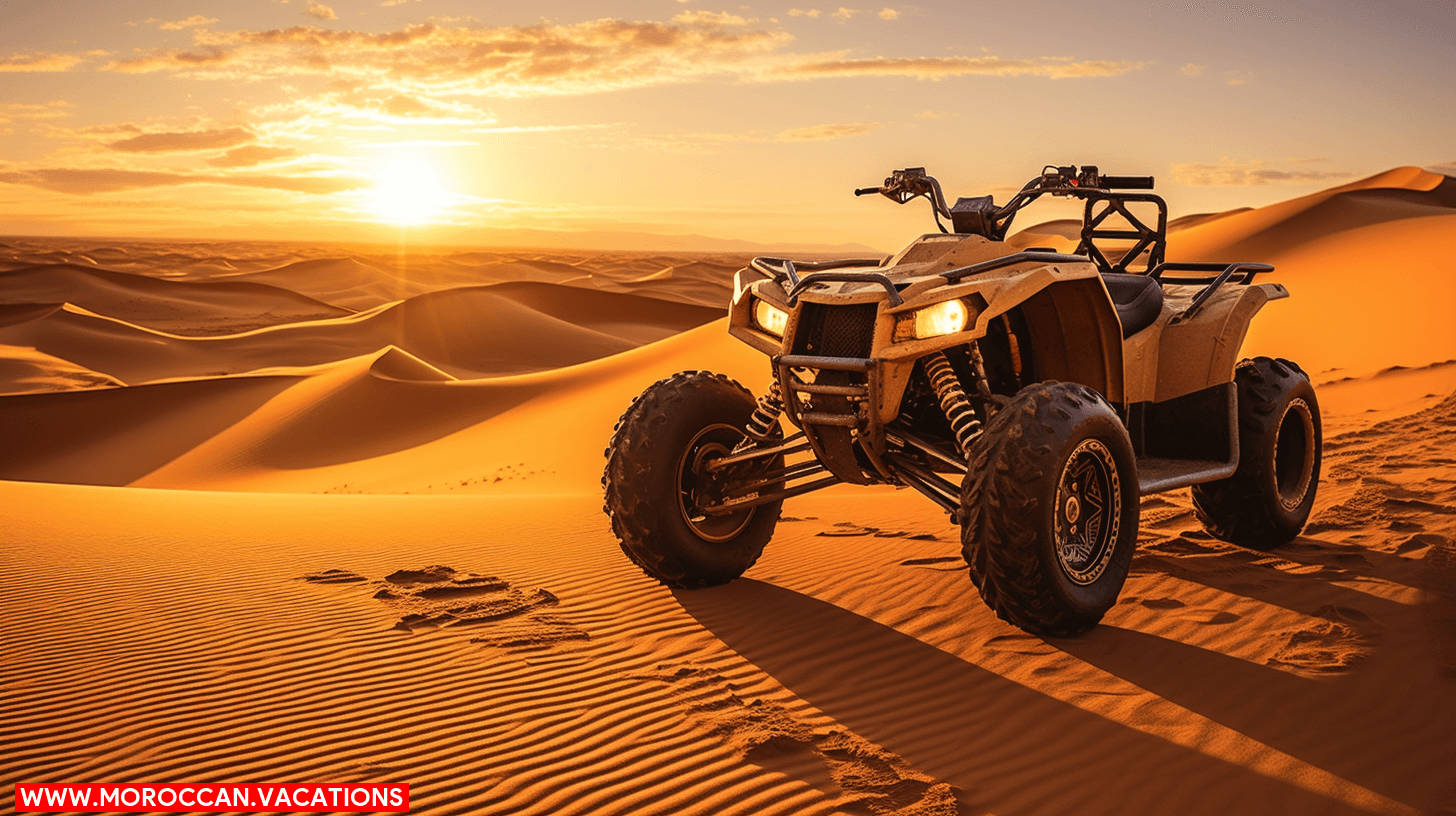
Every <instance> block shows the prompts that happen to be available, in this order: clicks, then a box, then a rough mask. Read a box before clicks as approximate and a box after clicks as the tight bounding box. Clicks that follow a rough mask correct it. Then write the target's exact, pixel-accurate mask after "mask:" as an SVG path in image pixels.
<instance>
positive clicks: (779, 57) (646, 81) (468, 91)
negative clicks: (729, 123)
mask: <svg viewBox="0 0 1456 816" xmlns="http://www.w3.org/2000/svg"><path fill="white" fill-rule="evenodd" d="M316 5H317V4H316ZM885 12H893V14H886V13H885ZM859 13H861V12H860V11H859V10H856V9H852V8H847V7H841V8H839V9H838V10H837V11H834V12H830V13H829V15H830V16H834V17H838V18H840V19H841V20H845V19H849V18H851V17H853V16H854V15H856V14H859ZM864 13H872V12H864ZM789 14H790V16H802V17H816V16H819V14H820V12H819V11H818V10H817V9H809V10H801V9H792V10H790V12H789ZM880 16H881V17H883V18H885V19H893V17H897V16H898V12H894V10H893V9H888V8H887V9H883V10H882V11H881V12H880ZM793 40H794V37H793V35H792V34H790V33H789V32H787V31H784V30H782V29H779V28H776V27H771V26H770V27H765V26H764V25H762V24H759V23H758V21H757V20H754V19H751V18H746V17H742V16H739V15H737V14H733V13H730V12H712V11H702V10H697V11H684V12H682V13H680V14H678V15H676V16H675V17H673V18H672V19H671V20H670V21H669V22H641V21H625V20H616V19H609V18H608V19H599V20H590V21H586V22H580V23H573V24H552V23H542V24H540V25H535V26H507V27H479V26H460V25H449V24H446V23H443V22H430V23H420V24H415V25H409V26H405V27H404V28H401V29H398V30H394V31H384V32H365V31H353V30H334V29H329V28H321V27H318V26H296V27H293V28H287V29H272V30H267V31H249V30H240V31H230V32H217V31H211V30H208V29H205V28H196V29H193V45H192V47H191V48H188V49H158V50H153V51H151V52H146V53H141V54H139V55H136V56H132V57H129V58H124V59H113V60H112V61H110V62H108V63H107V64H106V65H104V66H103V69H104V70H109V71H118V72H127V73H151V72H165V73H170V74H174V75H178V76H184V77H189V78H196V79H218V80H228V81H249V80H255V81H256V80H267V79H276V78H279V77H287V76H318V77H327V78H328V80H329V81H330V83H331V84H332V85H333V86H334V87H341V86H342V87H353V88H356V89H358V88H367V89H373V90H374V91H383V90H390V91H393V92H396V93H403V94H415V95H420V94H424V95H430V96H434V97H436V98H446V97H452V96H454V97H459V96H465V95H479V96H536V95H547V94H585V93H596V92H603V91H611V90H617V89H623V88H633V87H642V86H648V85H657V84H669V83H672V84H676V83H683V82H692V81H695V80H702V79H706V78H709V77H728V78H733V79H737V80H739V81H748V82H762V81H776V80H784V79H813V78H818V77H839V76H908V77H915V78H919V79H940V78H945V77H955V76H962V75H982V76H1040V77H1048V78H1053V79H1062V78H1075V77H1108V76H1117V75H1120V74H1124V73H1127V72H1130V71H1136V70H1139V69H1141V68H1143V67H1144V66H1145V65H1147V64H1148V63H1145V62H1140V61H1131V60H1081V61H1078V60H1074V59H1069V58H1065V57H1040V58H1035V59H1013V58H1003V57H998V56H994V55H982V56H977V57H968V56H953V57H870V58H851V57H848V56H846V52H839V53H831V54H820V55H812V54H794V53H790V52H788V51H787V50H786V49H787V46H788V45H789V44H790V43H792V42H793Z"/></svg>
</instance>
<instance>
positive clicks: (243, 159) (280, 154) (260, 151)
mask: <svg viewBox="0 0 1456 816" xmlns="http://www.w3.org/2000/svg"><path fill="white" fill-rule="evenodd" d="M296 155H298V151H297V150H294V149H292V148H288V147H265V146H263V145H244V146H243V147H235V148H233V149H232V150H229V151H228V152H226V153H224V154H222V155H221V156H214V157H212V158H210V159H208V160H207V163H208V164H210V165H212V166H213V167H252V166H253V165H255V164H262V163H263V162H270V161H275V160H277V159H286V158H290V157H292V156H296Z"/></svg>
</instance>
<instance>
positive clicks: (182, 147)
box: [107, 127, 253, 153]
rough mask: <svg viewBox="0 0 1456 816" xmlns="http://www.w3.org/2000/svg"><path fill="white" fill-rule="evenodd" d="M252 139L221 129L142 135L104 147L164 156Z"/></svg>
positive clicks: (239, 131)
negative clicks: (166, 153) (163, 154)
mask: <svg viewBox="0 0 1456 816" xmlns="http://www.w3.org/2000/svg"><path fill="white" fill-rule="evenodd" d="M252 140H253V134H252V132H250V131H248V130H244V129H243V128H240V127H233V128H226V129H222V130H190V131H174V132H162V133H143V134H142V135H140V136H133V137H131V138H130V139H122V140H120V141H117V142H112V143H111V144H109V145H107V146H108V147H110V148H111V149H112V150H121V151H123V152H126V153H165V152H171V151H177V152H182V151H197V150H218V149H221V148H225V147H233V146H234V145H240V144H243V143H244V142H251V141H252Z"/></svg>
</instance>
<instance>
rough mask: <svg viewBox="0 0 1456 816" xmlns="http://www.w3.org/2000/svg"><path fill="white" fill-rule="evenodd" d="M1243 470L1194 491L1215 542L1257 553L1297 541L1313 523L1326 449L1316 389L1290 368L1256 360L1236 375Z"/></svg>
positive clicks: (1195, 510)
mask: <svg viewBox="0 0 1456 816" xmlns="http://www.w3.org/2000/svg"><path fill="white" fill-rule="evenodd" d="M1234 383H1235V385H1236V387H1237V388H1238V398H1239V468H1238V470H1236V471H1235V472H1234V475H1232V476H1230V477H1228V478H1227V479H1220V480H1218V481H1216V482H1207V483H1205V484H1200V485H1194V486H1193V513H1194V515H1196V516H1197V517H1198V520H1199V521H1201V522H1203V527H1204V529H1206V530H1208V532H1209V533H1210V534H1212V535H1213V536H1215V537H1216V538H1220V539H1223V540H1224V541H1228V542H1230V543H1233V544H1239V545H1241V546H1244V547H1249V548H1251V549H1256V550H1267V549H1272V548H1274V547H1277V546H1279V545H1280V544H1284V543H1287V542H1289V541H1292V540H1294V538H1295V537H1296V536H1298V535H1299V533H1300V531H1301V530H1303V529H1304V523H1305V522H1306V521H1308V520H1309V512H1310V509H1311V508H1313V507H1314V494H1315V489H1316V488H1317V487H1318V486H1319V476H1320V462H1321V459H1322V450H1321V449H1322V446H1323V444H1324V441H1323V440H1324V437H1323V431H1322V429H1321V427H1320V413H1319V402H1318V401H1317V400H1316V399H1315V396H1314V386H1312V385H1310V383H1309V377H1308V376H1307V375H1305V373H1304V372H1303V371H1301V370H1300V368H1299V366H1297V365H1295V364H1294V363H1291V362H1289V361H1288V360H1279V359H1270V358H1268V357H1255V358H1254V359H1252V360H1243V361H1241V362H1240V363H1239V364H1238V367H1237V368H1235V369H1234Z"/></svg>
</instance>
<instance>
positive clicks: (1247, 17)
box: [0, 0, 1456, 249]
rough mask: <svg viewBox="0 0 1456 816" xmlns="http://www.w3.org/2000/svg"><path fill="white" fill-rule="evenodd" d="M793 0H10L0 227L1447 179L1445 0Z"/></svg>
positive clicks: (1175, 197)
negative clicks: (898, 176)
mask: <svg viewBox="0 0 1456 816" xmlns="http://www.w3.org/2000/svg"><path fill="white" fill-rule="evenodd" d="M844 1H845V0H837V2H844ZM795 2H797V3H798V5H793V4H790V3H779V2H767V3H765V2H757V0H755V2H751V3H747V4H739V5H731V6H726V5H704V4H701V3H699V2H697V0H690V1H689V2H682V1H681V0H638V1H636V2H628V1H626V0H614V1H612V2H595V3H588V2H581V1H580V0H577V1H576V2H564V1H563V0H546V1H545V2H536V3H509V4H508V3H491V2H464V0H317V1H316V2H311V0H232V1H231V2H212V1H211V0H175V1H173V0H169V1H168V2H161V1H160V0H154V1H153V2H110V3H101V2H84V3H82V2H58V1H57V0H0V233H4V234H25V235H116V236H140V237H188V238H289V239H304V240H308V239H328V240H334V239H349V240H382V241H391V240H394V239H395V236H397V235H399V234H400V230H401V229H404V230H406V232H407V233H408V234H409V235H411V236H413V237H415V238H417V239H418V240H441V241H449V242H451V243H470V242H471V235H472V230H481V229H483V228H489V229H493V230H499V229H517V228H530V229H554V230H573V231H575V230H583V231H585V230H591V231H603V230H605V231H633V232H653V233H666V234H679V233H695V234H701V235H707V236H713V237H719V238H740V239H747V240H754V241H783V240H796V241H814V242H824V243H838V242H848V241H858V242H863V243H868V244H871V245H874V246H877V247H883V248H890V249H893V248H895V247H897V246H899V245H901V244H903V243H905V241H906V240H908V238H909V237H911V236H912V235H913V234H914V233H915V232H917V231H920V230H923V229H925V228H928V227H930V221H929V217H928V214H927V212H926V211H925V206H924V204H923V203H919V202H917V203H915V204H912V205H910V206H907V207H904V208H898V207H895V206H894V205H893V204H890V203H889V202H887V201H884V200H883V199H873V200H866V199H859V200H857V199H855V198H854V197H853V196H852V195H851V194H850V191H851V190H852V189H853V188H854V187H856V186H863V185H868V184H874V183H877V182H878V181H879V180H880V179H881V178H883V177H884V175H885V174H886V173H887V172H888V171H889V170H891V169H894V168H897V167H904V166H907V165H924V166H926V167H928V168H929V170H930V172H931V173H932V174H934V175H936V176H938V177H939V178H940V179H941V180H942V182H944V184H945V185H946V188H947V193H949V194H950V195H952V196H955V195H973V194H981V193H987V192H993V193H995V194H996V196H997V200H998V201H1003V200H1004V199H1005V198H1006V197H1007V195H1008V194H1009V193H1010V192H1011V191H1012V190H1013V189H1014V188H1015V187H1017V186H1019V185H1020V183H1021V182H1023V181H1024V180H1025V179H1027V178H1029V177H1030V176H1031V175H1033V174H1034V173H1036V172H1037V171H1038V170H1039V169H1040V168H1041V166H1042V165H1043V164H1046V163H1078V164H1080V163H1092V164H1099V165H1100V166H1101V167H1102V168H1103V169H1104V171H1107V172H1114V173H1128V174H1152V175H1155V176H1157V178H1158V188H1159V190H1160V191H1161V192H1162V193H1163V195H1164V196H1166V197H1167V198H1168V199H1169V201H1170V204H1171V206H1172V208H1173V214H1174V215H1175V216H1176V215H1180V214H1188V213H1193V212H1200V211H1212V210H1221V209H1226V208H1230V207H1235V206H1248V205H1259V204H1263V203H1268V202H1271V201H1275V200H1279V199H1284V198H1290V197H1293V196H1296V195H1299V194H1302V193H1306V192H1310V191H1313V190H1316V189H1320V188H1324V187H1329V186H1333V185H1336V184H1339V183H1342V182H1344V181H1349V180H1353V179H1355V178H1358V177H1361V176H1365V175H1370V174H1372V173H1376V172H1379V171H1381V170H1384V169H1387V168H1389V167H1393V166H1397V165H1407V164H1414V165H1419V166H1423V167H1427V168H1429V169H1433V170H1436V171H1438V172H1446V173H1456V136H1453V134H1456V90H1453V88H1456V51H1453V46H1452V42H1453V37H1456V4H1453V3H1452V2H1451V0H1404V2H1384V3H1381V2H1360V3H1356V2H1280V3H1237V2H1227V3H1213V2H1197V3H1195V2H1175V3H1168V4H1160V5H1161V6H1162V7H1161V8H1160V10H1158V11H1157V12H1156V13H1152V12H1149V11H1147V9H1148V8H1149V4H1143V3H1130V2H1127V3H1090V2H1068V1H1066V0H1057V1H1056V2H1042V3H1030V2H1000V3H992V2H984V1H983V0H955V1H954V2H935V1H934V0H929V1H922V2H916V3H901V2H896V1H895V0H878V2H877V3H876V4H875V5H865V4H855V5H844V6H840V5H838V4H837V2H836V4H833V5H830V4H824V3H818V4H815V3H810V2H805V0H795ZM882 2H887V3H888V4H885V5H881V4H880V3H882ZM1051 214H1055V213H1051ZM401 225H404V226H403V227H401Z"/></svg>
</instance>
